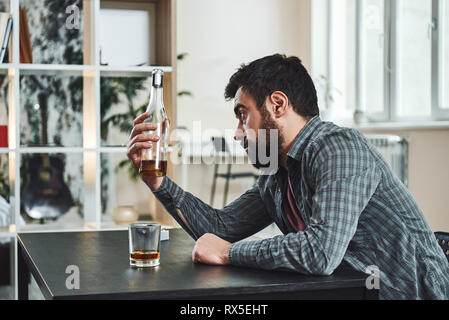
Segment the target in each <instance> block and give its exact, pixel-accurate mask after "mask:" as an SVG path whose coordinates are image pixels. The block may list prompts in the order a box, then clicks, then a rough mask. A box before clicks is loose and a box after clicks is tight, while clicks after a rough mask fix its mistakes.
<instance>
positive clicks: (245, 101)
mask: <svg viewBox="0 0 449 320" xmlns="http://www.w3.org/2000/svg"><path fill="white" fill-rule="evenodd" d="M234 113H235V115H236V117H237V120H238V121H239V122H238V127H237V130H236V132H235V137H234V139H235V140H237V141H240V144H241V145H242V147H243V148H244V149H245V151H246V153H247V154H248V156H249V158H250V160H251V163H252V164H253V165H254V166H255V167H256V168H258V169H259V168H262V167H269V166H271V165H272V164H273V161H272V160H273V159H272V158H271V156H275V158H276V159H275V160H276V161H275V162H276V164H277V162H278V156H279V148H280V141H281V138H280V135H279V128H278V126H277V124H276V123H275V121H274V120H273V118H272V116H271V114H270V113H269V111H268V109H267V107H266V105H265V104H264V105H263V106H262V108H261V109H259V108H258V107H257V104H256V101H255V99H254V98H253V97H252V96H251V95H250V94H248V93H247V92H245V90H242V88H240V89H239V90H238V91H237V93H236V96H235V99H234ZM273 130H275V131H276V133H277V135H276V136H274V135H272V134H273ZM273 139H274V144H273ZM270 142H271V143H270ZM273 151H274V152H273ZM273 153H274V154H273ZM266 157H268V158H270V161H269V162H267V160H265V161H262V158H266Z"/></svg>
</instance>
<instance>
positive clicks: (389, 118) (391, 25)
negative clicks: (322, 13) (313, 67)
mask: <svg viewBox="0 0 449 320" xmlns="http://www.w3.org/2000/svg"><path fill="white" fill-rule="evenodd" d="M444 1H446V0H432V16H431V17H430V21H429V28H430V29H431V32H432V35H431V46H432V48H431V81H432V83H431V114H430V116H429V117H413V116H410V117H403V116H401V117H399V116H398V113H397V109H398V104H397V103H398V101H397V98H398V79H397V74H396V72H395V71H396V70H397V64H396V61H397V60H396V59H397V54H398V52H397V46H398V38H399V35H398V26H397V17H398V2H397V1H394V0H384V17H383V18H384V29H385V36H384V62H385V66H384V71H383V74H384V108H383V112H376V113H371V114H370V113H369V112H368V110H366V108H367V106H366V101H365V100H366V99H365V96H364V90H365V87H364V76H365V75H364V72H366V71H364V68H365V66H364V60H365V59H366V57H365V56H364V52H365V50H364V46H363V45H364V39H363V28H362V26H363V24H364V8H365V4H366V1H365V0H360V1H357V4H356V6H357V7H356V13H355V14H356V25H357V28H356V31H355V32H356V38H355V39H356V109H355V110H354V112H355V113H361V114H363V119H365V121H367V122H369V123H385V122H398V123H401V122H410V121H413V122H416V121H418V122H424V121H426V122H428V121H444V120H446V121H447V120H449V109H443V108H442V105H441V104H442V101H441V100H442V97H443V95H442V94H441V93H442V92H443V90H444V88H443V85H444V84H443V72H444V71H443V70H442V63H443V59H444V56H443V52H442V48H441V47H442V46H443V45H444V44H443V43H442V41H443V36H442V33H443V32H444V30H442V28H441V27H440V20H441V18H442V16H441V14H442V12H443V8H444V7H443V6H444ZM446 5H447V4H446ZM326 15H327V16H328V21H332V19H333V15H334V12H333V5H332V0H327V13H326ZM447 36H449V35H447ZM332 37H333V33H332V30H331V28H328V34H327V43H328V50H327V52H328V58H327V63H328V68H327V69H328V71H327V72H328V74H327V78H328V79H331V77H330V76H331V75H332V72H333V71H332V70H333V66H332V59H331V57H332V55H333V52H332V43H333V42H334V41H335V39H332ZM447 81H449V78H448V80H447ZM329 85H330V84H329V83H328V88H329ZM329 94H330V92H329V90H327V92H326V97H327V99H326V101H324V104H325V106H324V107H325V109H327V108H329V107H331V106H330V105H329V99H328V97H329ZM330 104H331V103H330ZM354 118H355V119H356V118H357V117H354ZM342 120H345V119H342ZM354 121H355V122H357V120H354Z"/></svg>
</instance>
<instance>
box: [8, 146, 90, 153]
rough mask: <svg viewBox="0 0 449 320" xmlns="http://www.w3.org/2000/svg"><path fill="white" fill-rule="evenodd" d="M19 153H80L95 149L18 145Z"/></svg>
mask: <svg viewBox="0 0 449 320" xmlns="http://www.w3.org/2000/svg"><path fill="white" fill-rule="evenodd" d="M17 150H18V151H19V153H82V152H89V151H91V152H95V149H89V148H83V147H20V148H18V149H17Z"/></svg>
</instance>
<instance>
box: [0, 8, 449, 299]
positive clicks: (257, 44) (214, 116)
mask: <svg viewBox="0 0 449 320" xmlns="http://www.w3.org/2000/svg"><path fill="white" fill-rule="evenodd" d="M0 41H2V43H3V44H5V45H6V49H5V50H2V52H1V53H0V58H1V59H2V60H1V61H0V299H14V298H16V297H17V240H16V237H15V235H16V234H17V233H18V232H29V231H30V232H31V231H32V232H43V231H59V232H70V231H74V230H104V229H107V230H115V229H126V228H127V225H128V224H129V223H132V222H135V221H137V220H142V221H155V222H159V223H161V224H163V225H164V226H165V227H166V228H172V227H178V225H177V224H176V222H175V221H174V219H172V218H171V217H170V216H169V215H168V213H166V211H165V209H164V208H163V207H162V206H161V205H160V204H158V203H157V201H156V200H155V198H154V196H153V195H152V194H151V192H150V191H149V189H148V187H147V186H146V185H145V184H144V183H143V182H142V181H140V179H139V175H138V172H137V171H136V170H135V169H134V168H133V167H132V166H131V163H130V161H129V160H128V158H127V156H126V144H127V142H128V137H129V135H130V132H131V129H132V125H133V120H134V119H135V118H136V117H137V116H138V115H139V114H141V113H143V112H144V111H145V109H146V106H147V104H148V101H149V98H150V97H149V94H150V88H151V73H152V71H153V70H154V69H155V68H156V67H157V68H161V69H162V70H163V71H164V72H165V75H164V104H165V108H166V110H167V113H168V116H169V117H170V120H171V130H172V139H171V158H170V159H171V161H170V162H169V168H168V175H169V176H170V177H171V178H172V179H173V180H174V181H175V182H176V183H177V184H178V185H179V186H181V187H182V188H184V189H185V190H186V191H188V192H190V193H192V194H194V195H196V196H198V197H199V198H200V199H202V200H203V201H204V202H206V203H209V204H211V205H213V206H214V207H216V208H222V207H223V206H224V205H225V204H226V203H229V202H231V201H232V200H234V199H236V198H237V197H239V196H240V195H241V194H242V193H244V192H245V190H247V189H248V188H250V187H251V186H252V185H253V184H254V183H255V181H256V179H257V170H256V169H254V168H253V167H252V166H251V164H249V163H248V159H247V158H246V157H245V153H244V151H243V150H242V149H241V147H240V145H239V144H238V143H235V142H234V141H233V134H234V130H235V129H236V127H237V120H236V119H235V115H234V112H233V102H232V101H226V100H225V99H224V88H225V86H226V84H227V82H228V80H229V78H230V76H231V75H232V74H233V73H234V72H235V71H236V69H237V68H238V67H239V66H240V65H241V64H243V63H249V62H251V61H253V60H255V59H258V58H261V57H264V56H267V55H271V54H274V53H283V54H286V55H294V56H298V57H299V58H300V59H301V60H302V62H303V64H304V65H305V67H306V68H307V70H308V71H309V72H310V74H311V76H312V78H313V80H314V82H315V85H316V88H317V92H318V100H319V107H320V111H321V118H322V119H323V120H326V121H332V122H335V123H337V124H339V125H341V126H345V127H351V128H355V129H357V130H360V131H361V132H362V133H363V134H365V135H366V137H367V138H368V139H369V141H370V142H371V143H373V144H374V145H375V146H376V147H377V148H378V149H379V150H380V151H381V152H382V154H383V155H384V156H385V158H386V160H387V162H388V163H389V164H390V165H391V167H392V169H393V171H394V172H395V174H396V175H397V176H398V178H399V179H401V181H402V182H403V183H404V184H405V185H406V186H407V187H408V189H409V190H410V192H411V193H412V195H413V196H414V198H415V199H416V201H417V202H418V204H419V206H420V208H421V209H422V210H423V212H424V215H425V217H426V219H427V222H428V223H429V225H430V227H431V229H432V230H433V231H448V232H449V209H448V208H449V1H447V0H129V1H119V0H0ZM212 138H215V139H216V140H215V141H216V142H217V141H220V142H221V141H223V140H217V138H220V139H223V138H224V141H225V142H226V148H222V144H221V143H218V144H217V143H215V144H214V142H213V140H212ZM217 159H220V160H229V159H232V161H221V162H220V163H221V164H219V165H217V164H216V163H217V161H216V160H217ZM230 162H231V163H230ZM42 167H48V168H51V172H52V175H54V176H55V179H57V185H58V186H59V188H58V190H57V192H58V193H57V194H58V196H57V197H56V198H55V197H54V196H52V195H54V193H55V192H56V191H55V190H42V188H39V183H40V179H41V178H42V176H39V174H37V172H39V168H42ZM55 199H56V200H55ZM278 233H279V230H278V229H277V227H276V226H274V225H272V226H270V227H268V228H267V229H265V230H263V231H261V232H260V233H258V234H256V235H255V236H254V237H258V238H263V237H271V236H273V235H276V234H278Z"/></svg>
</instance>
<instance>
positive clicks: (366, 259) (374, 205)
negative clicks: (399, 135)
mask: <svg viewBox="0 0 449 320" xmlns="http://www.w3.org/2000/svg"><path fill="white" fill-rule="evenodd" d="M287 167H288V171H286V170H285V169H282V168H281V169H279V170H278V172H277V173H276V174H274V175H271V176H260V178H259V180H258V183H257V184H256V185H255V186H254V187H253V188H251V189H250V190H248V191H247V192H246V193H245V194H243V195H242V196H241V197H240V198H238V199H237V200H235V201H233V202H232V203H231V204H229V205H227V206H226V207H225V208H223V209H221V210H218V209H214V208H212V207H210V206H209V205H207V204H206V203H204V202H202V201H201V200H200V199H198V198H196V197H194V196H193V195H191V194H190V193H188V192H185V191H184V190H182V189H181V188H180V187H179V186H177V185H176V184H175V183H174V182H173V181H171V180H170V179H169V178H164V180H163V182H162V185H161V187H160V188H159V189H158V191H156V192H154V194H155V195H156V197H157V198H158V199H159V200H160V201H161V202H162V203H163V204H164V206H165V207H166V208H167V210H168V211H169V212H170V213H171V214H172V216H173V217H174V218H175V219H176V220H177V221H178V223H179V224H180V225H182V226H183V227H184V229H186V231H187V232H189V234H190V235H191V236H192V237H193V238H194V239H197V238H199V237H201V236H202V235H203V234H205V233H213V234H215V235H217V236H219V237H221V238H223V239H225V240H227V241H230V242H232V243H233V245H232V247H231V249H230V252H229V256H230V260H231V263H232V264H233V265H238V266H247V267H254V268H261V269H266V270H290V271H295V272H300V273H303V274H313V275H330V274H332V272H333V271H334V270H335V269H336V268H337V267H338V266H339V265H340V264H341V263H342V262H343V261H345V262H346V263H348V264H349V265H351V266H352V267H353V268H354V269H356V270H359V271H361V272H368V271H367V267H368V266H376V267H377V268H378V270H379V271H380V291H379V292H380V298H381V299H449V263H448V261H447V259H446V257H445V256H444V253H443V250H441V248H440V247H439V245H438V244H437V241H436V238H435V236H434V234H433V232H432V230H431V229H430V227H429V225H428V224H427V223H426V221H425V218H424V215H423V213H422V211H421V210H420V209H419V207H418V205H417V204H416V202H415V200H414V199H413V197H412V196H411V194H410V193H409V191H408V190H407V188H406V187H405V186H404V185H403V184H402V183H401V181H400V180H399V179H398V178H396V177H395V176H394V175H393V173H392V171H391V170H390V168H389V166H388V164H387V163H386V162H385V160H384V159H383V158H382V156H381V155H380V153H379V152H378V151H377V150H376V149H375V148H374V147H373V146H371V145H370V144H369V143H368V142H367V141H366V139H365V138H364V137H363V135H362V134H361V133H359V132H358V131H356V130H353V129H347V128H341V127H338V126H336V125H335V124H333V123H330V122H323V121H321V119H320V118H319V116H316V117H314V118H312V119H311V120H310V121H309V122H308V123H307V125H306V126H305V127H304V128H303V130H301V132H300V133H299V135H298V136H297V138H296V139H295V141H294V143H293V145H292V146H291V148H290V150H289V152H288V160H287ZM287 175H288V176H290V179H291V181H292V186H293V191H294V195H295V199H296V202H297V205H298V208H299V210H300V212H301V215H302V219H303V221H304V222H305V224H306V229H305V230H304V231H301V232H296V231H295V230H294V229H293V227H292V226H291V225H290V223H289V221H288V219H287V217H286V216H285V214H284V212H283V210H282V201H283V199H284V196H285V192H286V190H287V189H286V187H287ZM176 208H178V209H180V210H181V212H182V213H183V215H184V217H185V218H186V220H187V221H188V223H189V225H190V226H191V228H192V230H193V233H192V231H190V230H189V229H188V228H187V227H186V226H185V224H184V223H183V222H182V220H181V219H180V218H179V216H178V215H177V212H176ZM272 222H275V223H276V224H277V226H278V227H279V229H280V230H281V231H282V232H283V235H279V236H275V237H273V238H270V239H264V240H259V241H240V240H242V239H245V238H247V237H249V236H250V235H253V234H254V233H256V232H258V231H260V230H262V229H263V228H265V227H266V226H268V225H270V224H271V223H272Z"/></svg>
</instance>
